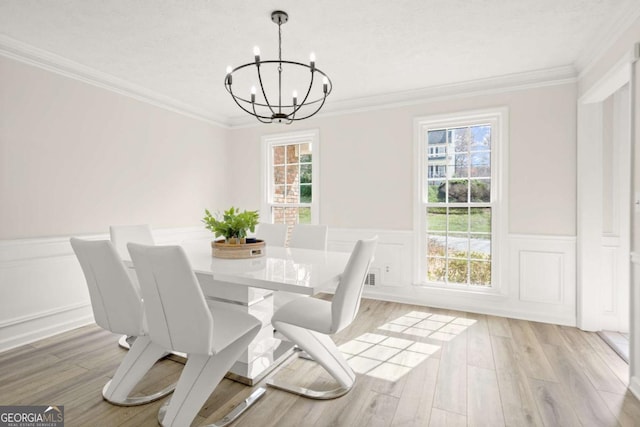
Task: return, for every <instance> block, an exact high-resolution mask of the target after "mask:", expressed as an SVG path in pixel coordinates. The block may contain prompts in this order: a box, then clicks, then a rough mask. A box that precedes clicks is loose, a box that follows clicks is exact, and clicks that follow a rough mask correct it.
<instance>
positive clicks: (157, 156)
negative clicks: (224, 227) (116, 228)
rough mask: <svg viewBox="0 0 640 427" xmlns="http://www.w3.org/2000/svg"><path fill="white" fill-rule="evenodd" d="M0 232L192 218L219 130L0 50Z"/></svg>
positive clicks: (62, 231) (214, 164) (216, 179)
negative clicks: (8, 56) (18, 58)
mask: <svg viewBox="0 0 640 427" xmlns="http://www.w3.org/2000/svg"><path fill="white" fill-rule="evenodd" d="M0 82H1V83H0V84H1V85H2V86H1V89H0V239H16V238H29V237H43V236H59V235H68V234H74V233H96V232H101V231H105V230H107V228H108V226H109V225H110V224H127V223H151V224H153V226H154V227H156V228H164V227H177V226H185V225H195V224H198V222H199V220H200V218H201V217H202V214H203V209H204V208H205V207H214V206H218V205H225V204H226V199H227V181H226V180H227V170H226V165H227V162H226V161H225V159H226V158H227V153H226V139H227V132H228V131H227V130H225V129H221V128H218V127H215V126H213V125H210V124H207V123H204V122H202V121H198V120H194V119H191V118H188V117H185V116H182V115H179V114H176V113H173V112H170V111H166V110H163V109H161V108H157V107H154V106H151V105H149V104H145V103H143V102H139V101H136V100H134V99H132V98H129V97H125V96H122V95H119V94H116V93H114V92H110V91H107V90H104V89H100V88H97V87H95V86H91V85H88V84H86V83H82V82H79V81H77V80H73V79H70V78H68V77H64V76H61V75H59V74H54V73H51V72H49V71H45V70H42V69H40V68H36V67H33V66H30V65H26V64H23V63H20V62H17V61H14V60H11V59H7V58H4V57H0Z"/></svg>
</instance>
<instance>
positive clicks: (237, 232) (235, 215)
mask: <svg viewBox="0 0 640 427" xmlns="http://www.w3.org/2000/svg"><path fill="white" fill-rule="evenodd" d="M204 212H205V216H204V218H203V219H202V222H204V224H205V228H207V229H208V230H210V231H211V232H212V233H214V235H215V236H216V237H220V236H223V237H224V238H225V240H226V242H227V243H231V244H239V243H244V242H245V239H246V237H247V232H248V231H251V232H252V233H253V232H255V231H256V225H258V219H259V218H260V214H258V211H247V210H245V211H243V212H240V209H238V208H235V207H233V206H232V207H230V208H229V209H228V210H226V211H224V213H222V214H220V213H219V212H218V213H216V215H215V216H214V215H212V214H211V212H209V210H207V209H205V210H204Z"/></svg>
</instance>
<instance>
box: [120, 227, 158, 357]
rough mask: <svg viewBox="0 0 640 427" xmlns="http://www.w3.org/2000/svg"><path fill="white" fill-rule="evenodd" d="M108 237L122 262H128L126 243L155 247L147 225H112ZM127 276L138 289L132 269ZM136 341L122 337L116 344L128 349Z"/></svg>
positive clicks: (136, 279) (133, 338)
mask: <svg viewBox="0 0 640 427" xmlns="http://www.w3.org/2000/svg"><path fill="white" fill-rule="evenodd" d="M109 236H110V238H111V243H113V246H114V247H115V248H116V251H117V252H118V255H120V258H121V259H123V260H129V251H128V250H127V243H130V242H133V243H142V244H143V245H155V241H154V239H153V232H152V231H151V226H150V225H149V224H136V225H112V226H110V227H109ZM127 274H129V277H130V278H131V282H132V283H133V285H134V286H135V287H136V288H138V289H140V286H139V285H138V276H137V275H136V271H135V270H133V269H130V268H129V269H127ZM135 339H136V337H135V336H126V335H123V336H122V337H121V338H120V341H118V344H119V345H120V347H122V348H126V349H129V348H131V344H132V343H133V341H134V340H135Z"/></svg>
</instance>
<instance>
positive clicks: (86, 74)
mask: <svg viewBox="0 0 640 427" xmlns="http://www.w3.org/2000/svg"><path fill="white" fill-rule="evenodd" d="M0 55H3V56H5V57H8V58H11V59H14V60H17V61H20V62H24V63H27V64H29V65H33V66H35V67H38V68H42V69H44V70H47V71H51V72H54V73H57V74H61V75H63V76H66V77H69V78H72V79H75V80H78V81H81V82H84V83H88V84H91V85H94V86H97V87H100V88H103V89H106V90H109V91H112V92H115V93H118V94H121V95H124V96H128V97H130V98H133V99H136V100H138V101H142V102H146V103H148V104H151V105H154V106H157V107H160V108H163V109H166V110H169V111H172V112H175V113H178V114H182V115H185V116H187V117H191V118H194V119H197V120H202V121H205V122H207V123H210V124H213V125H216V126H220V127H223V128H244V127H253V126H259V125H260V123H258V122H257V121H255V119H253V117H250V116H235V117H230V118H225V117H222V116H215V117H214V116H213V115H211V113H209V112H206V111H203V110H201V109H199V108H196V107H193V106H191V105H188V104H186V103H184V102H181V101H178V100H176V99H173V98H170V97H167V96H165V95H162V94H160V93H157V92H154V91H152V90H150V89H147V88H144V87H141V86H139V85H136V84H134V83H131V82H128V81H126V80H123V79H121V78H118V77H115V76H112V75H110V74H107V73H104V72H102V71H99V70H96V69H94V68H90V67H87V66H85V65H82V64H80V63H78V62H75V61H72V60H69V59H67V58H64V57H62V56H59V55H57V54H54V53H51V52H48V51H45V50H43V49H39V48H37V47H35V46H32V45H29V44H27V43H23V42H21V41H18V40H15V39H13V38H11V37H7V36H5V35H2V34H0ZM575 81H576V71H575V69H574V68H573V66H563V67H557V68H550V69H545V70H536V71H529V72H523V73H515V74H509V75H505V76H498V77H491V78H486V79H479V80H473V81H468V82H462V83H453V84H447V85H440V86H434V87H427V88H423V89H417V90H409V91H403V92H396V93H387V94H382V95H374V96H367V97H361V98H354V99H347V100H339V101H334V102H332V103H330V104H327V105H325V107H324V109H323V110H322V111H321V112H320V113H318V114H317V116H316V117H330V116H337V115H344V114H352V113H360V112H366V111H373V110H380V109H387V108H398V107H404V106H410V105H416V104H425V103H430V102H438V101H442V100H446V99H452V98H465V97H472V96H480V95H491V94H497V93H504V92H512V91H516V90H525V89H532V88H537V87H544V86H553V85H560V84H567V83H574V82H575Z"/></svg>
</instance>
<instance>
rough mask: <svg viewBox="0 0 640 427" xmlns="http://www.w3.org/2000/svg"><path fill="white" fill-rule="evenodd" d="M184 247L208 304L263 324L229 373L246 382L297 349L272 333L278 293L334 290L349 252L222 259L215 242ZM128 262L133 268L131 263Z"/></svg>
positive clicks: (272, 249)
mask: <svg viewBox="0 0 640 427" xmlns="http://www.w3.org/2000/svg"><path fill="white" fill-rule="evenodd" d="M180 245H181V246H182V247H183V249H184V250H185V253H186V255H187V258H188V259H189V262H190V264H191V267H192V269H193V271H194V272H195V274H196V277H197V278H198V281H199V283H200V286H201V287H202V290H203V294H204V295H205V297H206V298H207V301H208V303H209V305H210V306H212V307H213V308H214V309H215V307H216V306H218V305H222V306H224V307H225V308H231V309H235V310H241V311H243V312H245V313H249V314H251V315H253V316H255V317H256V318H258V319H259V320H260V321H261V322H262V328H261V330H260V332H259V333H258V335H257V337H256V338H255V339H254V340H253V342H252V343H251V344H250V345H249V348H248V349H247V351H246V352H244V353H243V354H242V355H241V356H240V358H239V359H238V361H237V362H236V363H235V364H234V365H233V366H232V368H231V369H230V371H229V373H228V374H227V377H228V378H231V379H233V380H236V381H239V382H242V383H244V384H247V385H254V384H255V383H257V382H258V381H260V380H261V379H262V378H264V376H265V375H267V374H268V373H269V372H270V371H271V370H273V369H274V368H275V367H276V366H278V365H279V364H280V363H282V361H284V360H286V359H287V358H288V357H289V356H290V355H291V354H292V352H293V351H292V348H293V344H292V343H291V342H289V341H286V340H283V339H281V338H278V337H277V336H275V335H274V330H273V326H272V325H271V317H272V316H273V294H274V292H277V291H284V292H292V293H298V294H300V295H301V296H310V295H315V294H317V293H319V292H321V291H322V290H324V289H328V288H333V287H335V285H337V283H338V281H339V279H340V276H341V274H342V272H343V271H344V268H345V266H346V264H347V262H348V260H349V255H350V254H349V253H345V252H334V251H319V250H311V249H298V248H284V247H278V246H269V245H267V246H266V250H265V251H264V252H265V253H264V255H263V256H259V257H254V258H246V259H222V258H215V257H213V256H212V252H211V240H189V241H184V242H182V243H181V244H180ZM127 264H128V265H129V266H132V264H131V262H130V261H129V262H128V263H127Z"/></svg>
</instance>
